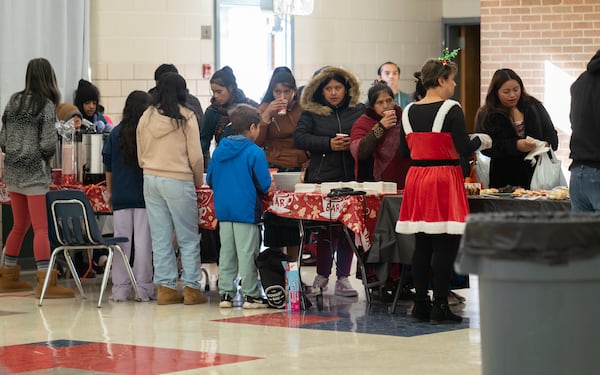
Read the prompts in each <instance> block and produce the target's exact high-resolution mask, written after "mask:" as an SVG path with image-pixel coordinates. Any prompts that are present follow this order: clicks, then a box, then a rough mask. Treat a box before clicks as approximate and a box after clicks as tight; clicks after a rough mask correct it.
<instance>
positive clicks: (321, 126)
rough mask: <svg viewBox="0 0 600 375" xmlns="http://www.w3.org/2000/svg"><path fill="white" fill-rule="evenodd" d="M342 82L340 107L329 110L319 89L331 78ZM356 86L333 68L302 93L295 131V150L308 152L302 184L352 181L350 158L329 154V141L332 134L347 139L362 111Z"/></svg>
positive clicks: (346, 154) (355, 81) (345, 154)
mask: <svg viewBox="0 0 600 375" xmlns="http://www.w3.org/2000/svg"><path fill="white" fill-rule="evenodd" d="M336 73H337V74H340V75H342V76H343V77H345V78H346V80H347V83H348V85H349V89H348V90H346V96H345V98H344V100H343V101H342V103H341V104H340V105H338V106H337V107H335V106H332V105H331V104H329V103H327V102H326V101H325V99H323V97H322V95H321V92H318V91H319V86H320V85H321V83H322V82H323V81H324V80H325V79H327V78H328V77H330V76H331V75H332V74H336ZM359 94H360V91H359V82H358V79H356V77H355V76H354V75H353V74H352V73H350V72H349V71H347V70H344V69H342V68H336V67H328V68H325V69H323V70H322V71H321V72H320V73H319V74H317V75H316V76H315V77H313V79H312V80H311V81H310V82H309V83H308V84H307V85H306V87H305V88H304V90H303V91H302V98H301V99H300V104H301V106H302V108H303V109H304V112H302V115H301V116H300V120H298V124H297V125H296V131H295V132H294V143H295V144H296V147H298V148H299V149H302V150H307V151H309V152H310V155H311V156H310V164H309V166H308V169H307V170H306V175H305V177H304V181H305V182H317V183H320V182H337V181H352V180H354V158H353V157H352V154H350V151H332V150H331V147H330V140H331V138H333V137H335V135H336V133H345V134H348V135H350V130H351V129H352V124H354V121H356V119H358V118H359V117H360V116H361V115H362V114H363V113H364V111H365V105H364V104H362V103H359V101H358V100H359Z"/></svg>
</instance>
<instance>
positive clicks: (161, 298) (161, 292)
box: [156, 285, 183, 305]
mask: <svg viewBox="0 0 600 375" xmlns="http://www.w3.org/2000/svg"><path fill="white" fill-rule="evenodd" d="M181 302H183V296H181V295H180V294H179V293H178V292H177V291H176V290H175V289H171V288H169V287H166V286H163V285H159V286H158V297H157V298H156V303H157V304H159V305H173V304H175V303H181Z"/></svg>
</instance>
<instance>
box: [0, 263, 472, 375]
mask: <svg viewBox="0 0 600 375" xmlns="http://www.w3.org/2000/svg"><path fill="white" fill-rule="evenodd" d="M314 272H315V268H314V267H303V268H302V278H303V280H306V281H309V282H312V279H313V278H314ZM25 278H27V279H29V280H31V281H32V279H33V273H31V274H29V273H28V274H27V275H25ZM60 282H61V283H64V284H65V285H72V286H74V284H73V283H72V282H71V281H69V280H60ZM352 283H353V285H354V286H355V287H356V288H357V289H358V290H359V291H360V294H359V297H358V298H342V297H335V296H334V295H333V289H334V280H333V279H332V280H331V281H330V285H329V291H327V292H325V295H324V308H323V311H318V309H317V308H316V304H315V305H313V307H312V308H311V309H309V310H308V311H304V312H301V313H287V312H285V311H281V310H275V309H265V310H243V309H241V308H234V309H220V308H219V307H218V303H219V296H218V294H217V292H216V291H210V292H209V293H208V295H209V298H210V299H209V303H208V304H205V305H196V306H184V305H169V306H157V305H156V303H155V302H146V303H144V302H119V303H115V302H112V301H109V300H108V298H107V297H108V295H110V290H109V291H107V293H106V294H105V298H104V301H103V305H102V308H97V307H96V301H97V297H98V293H99V289H100V288H99V285H100V278H96V279H90V280H86V281H85V282H84V289H85V290H86V293H88V299H86V300H83V299H81V298H80V297H76V298H75V299H68V300H45V301H44V305H43V307H38V306H37V302H38V300H37V299H35V297H34V296H33V293H20V294H4V295H2V294H0V374H5V373H8V374H13V373H18V374H30V375H34V374H35V375H40V374H245V375H252V374H276V373H304V374H310V375H319V374H331V375H334V374H344V375H348V374H392V373H397V374H422V375H425V374H448V375H451V374H460V375H471V374H481V353H480V330H479V301H478V294H477V279H476V278H474V277H471V288H470V289H463V290H459V291H458V293H460V294H461V295H463V296H465V297H466V298H467V300H466V303H465V304H461V305H459V306H456V307H454V311H458V312H459V313H460V314H461V315H462V316H463V317H464V318H465V319H464V321H463V323H462V324H460V325H448V326H432V325H430V324H428V323H413V322H412V321H411V319H410V316H407V313H408V311H410V308H411V306H412V305H411V303H410V302H401V303H400V304H399V305H398V308H397V309H396V312H395V313H394V314H393V315H392V314H389V313H388V306H387V305H386V304H381V303H374V304H372V305H371V306H368V305H367V303H366V300H365V295H364V289H362V284H361V282H360V280H356V279H354V278H352ZM310 298H311V299H312V301H313V303H314V302H315V300H314V297H310Z"/></svg>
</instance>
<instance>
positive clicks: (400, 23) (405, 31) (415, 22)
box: [90, 0, 479, 121]
mask: <svg viewBox="0 0 600 375" xmlns="http://www.w3.org/2000/svg"><path fill="white" fill-rule="evenodd" d="M448 3H451V6H449V5H448ZM444 4H446V5H445V6H446V7H447V8H448V9H451V10H452V12H453V15H454V16H459V15H460V14H463V17H466V16H472V13H473V12H474V13H475V15H478V4H479V2H478V0H420V1H414V0H375V1H365V0H315V9H314V12H313V14H312V15H310V16H297V17H296V18H295V23H296V27H295V51H294V55H295V65H294V66H293V67H292V68H293V70H294V74H295V75H296V79H297V81H298V85H302V84H304V83H306V82H307V81H308V80H309V79H310V77H311V76H312V74H313V72H314V71H315V70H316V69H317V68H319V67H321V66H323V65H341V66H344V67H346V68H348V69H349V70H351V71H352V72H354V73H355V74H356V75H357V77H358V78H359V79H360V80H361V83H362V89H361V91H362V92H363V94H362V96H363V98H364V97H366V92H367V90H368V88H369V87H370V85H371V83H372V81H373V80H374V79H375V78H376V72H377V67H378V66H379V65H380V64H381V63H382V62H385V61H388V60H389V61H394V62H396V63H398V64H399V65H400V68H401V70H402V75H401V82H400V85H401V89H402V90H403V91H406V92H412V91H413V90H414V82H413V79H412V73H413V72H414V71H416V70H418V69H420V67H421V64H422V63H423V62H424V61H425V60H426V59H427V58H429V57H435V56H438V55H439V53H440V49H441V25H440V22H441V18H442V17H443V8H444V7H443V5H444ZM469 12H471V14H465V13H469ZM90 14H91V20H90V23H91V41H90V45H91V51H90V61H91V77H92V81H93V82H94V83H95V84H96V85H97V86H98V87H99V89H100V92H101V101H102V104H103V105H104V106H105V107H106V110H107V113H108V115H109V116H111V118H112V119H113V120H114V121H118V120H119V119H120V117H121V114H120V112H121V111H122V108H123V105H124V103H125V98H126V96H127V94H128V93H129V92H131V91H132V90H136V89H137V90H147V89H149V88H151V87H153V86H154V80H153V74H154V69H156V67H157V66H158V65H160V64H161V63H165V62H166V63H173V64H175V65H176V66H177V67H178V69H179V70H180V73H181V74H182V75H183V76H184V77H185V78H186V81H187V83H188V86H189V89H190V91H191V92H192V93H193V94H194V95H196V96H198V98H199V99H200V102H201V103H202V105H203V107H204V108H206V106H208V104H209V100H210V87H209V84H208V80H207V79H203V78H202V64H206V63H208V64H211V65H212V66H213V72H214V71H215V70H216V67H215V66H214V64H215V55H214V53H215V52H214V36H213V38H212V39H210V40H205V39H201V34H200V26H201V25H209V26H211V27H212V28H213V35H214V1H213V0H146V1H142V0H127V1H122V0H91V11H90ZM266 84H267V82H265V86H266Z"/></svg>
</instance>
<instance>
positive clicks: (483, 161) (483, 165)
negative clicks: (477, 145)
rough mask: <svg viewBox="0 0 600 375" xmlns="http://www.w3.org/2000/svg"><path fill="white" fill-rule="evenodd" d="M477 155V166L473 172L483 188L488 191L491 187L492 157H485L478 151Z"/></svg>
mask: <svg viewBox="0 0 600 375" xmlns="http://www.w3.org/2000/svg"><path fill="white" fill-rule="evenodd" d="M475 155H476V157H477V160H476V161H475V165H473V171H474V172H475V176H476V177H477V181H479V183H480V184H481V187H482V188H483V189H487V188H489V187H490V157H489V156H485V155H484V154H482V153H481V152H480V151H477V152H476V153H475Z"/></svg>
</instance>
